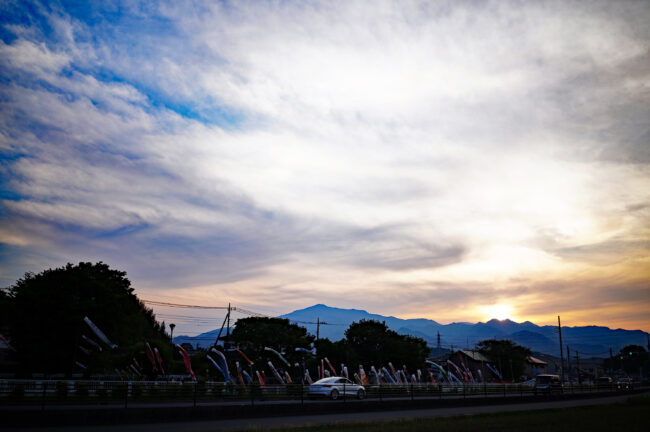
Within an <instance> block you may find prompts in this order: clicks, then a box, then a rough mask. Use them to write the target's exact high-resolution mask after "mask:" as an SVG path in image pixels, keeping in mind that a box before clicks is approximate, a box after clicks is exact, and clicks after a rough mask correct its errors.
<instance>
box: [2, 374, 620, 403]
mask: <svg viewBox="0 0 650 432" xmlns="http://www.w3.org/2000/svg"><path fill="white" fill-rule="evenodd" d="M359 390H360V387H359V386H351V385H347V387H346V386H344V385H340V386H338V388H337V392H336V393H337V396H338V397H337V399H339V400H340V401H343V402H347V401H353V400H356V399H359V398H361V399H371V400H379V401H383V400H390V399H411V400H414V399H416V398H417V399H421V398H437V399H443V398H444V399H448V398H488V397H501V396H503V397H508V396H517V395H519V396H522V397H524V396H529V397H530V396H537V397H545V396H548V394H547V393H542V392H537V391H536V390H535V388H534V386H530V385H526V384H494V383H490V384H466V385H454V386H451V385H440V384H438V385H436V384H424V383H414V384H402V385H399V384H397V385H390V384H382V385H367V386H364V388H363V390H362V391H361V392H359ZM626 390H630V388H618V386H617V385H616V384H614V383H613V384H611V385H605V386H603V385H591V384H583V385H565V386H564V388H560V389H554V393H553V394H552V395H553V396H555V395H558V394H563V393H564V394H567V393H568V394H575V393H587V392H589V393H595V392H615V391H626ZM322 396H325V397H327V396H328V394H325V395H321V397H320V398H319V399H322ZM312 398H314V399H316V398H315V397H313V395H312V394H311V392H310V387H309V385H307V384H305V385H302V384H288V385H281V386H280V385H267V386H260V385H258V384H252V385H248V386H242V385H234V384H232V383H227V384H224V383H222V382H212V381H185V382H180V381H81V380H69V381H62V380H61V381H47V380H0V404H3V405H5V404H6V405H40V406H41V407H42V408H43V409H45V407H46V406H56V405H71V404H78V405H85V404H96V405H97V404H98V405H120V406H123V407H124V408H128V407H129V406H130V405H146V404H165V403H171V404H175V405H178V404H187V405H193V406H196V405H197V404H214V403H230V402H235V403H239V404H241V403H250V404H253V405H254V404H255V402H256V401H260V402H261V401H273V400H282V401H288V402H290V401H293V402H295V403H301V404H304V403H309V401H310V400H311V399H312Z"/></svg>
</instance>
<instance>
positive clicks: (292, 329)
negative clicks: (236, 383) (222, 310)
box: [229, 317, 314, 379]
mask: <svg viewBox="0 0 650 432" xmlns="http://www.w3.org/2000/svg"><path fill="white" fill-rule="evenodd" d="M231 336H232V340H233V342H234V343H235V344H237V345H238V346H239V348H240V349H241V350H242V351H243V352H244V354H245V355H246V356H247V357H248V358H249V359H250V360H251V361H253V362H255V363H256V366H255V368H258V369H259V370H260V372H261V371H262V370H266V371H267V376H270V375H269V372H270V371H269V368H268V367H267V362H268V361H269V360H270V361H272V362H273V365H274V366H275V367H276V368H278V369H284V370H288V371H289V372H290V374H291V375H292V376H293V377H294V379H296V376H297V375H298V371H299V370H300V369H301V367H298V368H295V367H294V365H295V363H298V364H299V365H300V363H301V361H302V354H300V353H297V352H296V348H310V347H311V344H312V342H314V336H312V335H310V334H308V333H307V330H306V329H305V328H304V327H300V326H299V325H296V324H291V323H290V322H289V320H288V319H282V318H261V317H249V318H240V319H238V320H237V323H236V326H235V329H234V330H233V332H232V335H231ZM264 347H269V348H272V349H274V350H276V351H278V352H280V353H281V354H282V356H283V357H284V358H285V359H286V360H287V361H288V362H289V363H290V365H291V366H290V367H287V366H286V365H285V364H284V363H283V362H282V361H281V360H280V359H279V358H278V356H277V355H276V354H274V353H272V352H270V351H265V350H264ZM229 357H230V358H231V359H232V361H233V362H234V361H239V362H240V363H241V364H242V366H243V365H245V364H246V363H245V362H244V360H243V358H242V357H241V356H240V355H239V353H231V354H230V356H229ZM246 367H247V366H246Z"/></svg>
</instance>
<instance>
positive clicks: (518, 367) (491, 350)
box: [477, 339, 531, 381]
mask: <svg viewBox="0 0 650 432" xmlns="http://www.w3.org/2000/svg"><path fill="white" fill-rule="evenodd" d="M477 348H478V350H479V351H480V352H481V353H483V354H484V355H485V356H486V357H487V358H488V359H490V361H491V362H492V363H493V364H495V365H496V366H497V368H498V369H499V372H501V375H502V376H503V377H504V378H506V379H507V378H510V380H511V381H515V380H517V379H518V378H519V377H521V376H522V375H523V374H524V365H525V363H526V358H527V357H528V356H529V355H531V351H530V349H528V348H526V347H523V346H521V345H517V344H516V343H514V342H512V341H511V340H507V339H506V340H497V339H487V340H484V341H481V342H479V343H478V344H477Z"/></svg>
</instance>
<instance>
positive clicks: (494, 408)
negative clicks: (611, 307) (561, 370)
mask: <svg viewBox="0 0 650 432" xmlns="http://www.w3.org/2000/svg"><path fill="white" fill-rule="evenodd" d="M641 395H642V396H650V392H647V393H643V394H641ZM628 397H629V395H616V396H609V397H602V398H596V399H574V400H557V401H548V402H532V403H522V404H508V405H490V406H467V407H446V408H430V409H421V410H401V411H381V412H362V413H345V414H321V415H308V416H291V417H265V418H249V419H228V420H211V421H197V422H174V423H154V424H146V425H115V426H80V427H71V426H65V427H51V428H48V427H44V428H21V429H5V428H2V427H0V430H1V431H9V430H19V431H23V432H64V431H65V432H82V431H83V432H85V431H88V432H148V431H155V432H178V431H179V430H180V431H183V432H217V431H235V430H240V429H246V428H257V429H259V430H264V429H269V428H279V427H283V426H289V427H295V426H306V425H323V424H336V423H350V422H359V421H377V420H399V419H414V418H435V417H449V416H458V415H473V414H481V413H495V412H512V411H528V410H541V409H550V408H570V407H578V406H593V405H608V404H614V403H623V402H625V401H626V400H627V398H628Z"/></svg>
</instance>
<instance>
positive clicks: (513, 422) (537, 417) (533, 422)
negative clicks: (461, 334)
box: [246, 397, 650, 432]
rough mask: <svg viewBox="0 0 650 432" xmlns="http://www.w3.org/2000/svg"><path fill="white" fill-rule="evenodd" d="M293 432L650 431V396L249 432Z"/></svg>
mask: <svg viewBox="0 0 650 432" xmlns="http://www.w3.org/2000/svg"><path fill="white" fill-rule="evenodd" d="M260 430H265V431H285V430H289V431H291V432H325V431H328V432H329V431H343V432H425V431H427V432H428V431H436V432H438V431H439V432H452V431H453V432H457V431H467V432H470V431H471V432H497V431H498V432H501V431H504V432H509V431H512V432H514V431H525V432H546V431H548V432H577V431H589V432H600V431H616V432H631V431H634V432H636V431H644V432H645V431H650V397H631V398H630V399H628V401H627V403H624V404H616V405H599V406H590V407H577V408H564V409H549V410H538V411H522V412H515V413H495V414H478V415H473V416H458V417H444V418H435V419H414V420H399V421H387V422H364V423H346V424H343V423H339V424H336V425H331V424H330V425H319V426H302V427H295V428H289V429H287V428H286V427H284V428H276V429H247V430H246V431H260Z"/></svg>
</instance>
